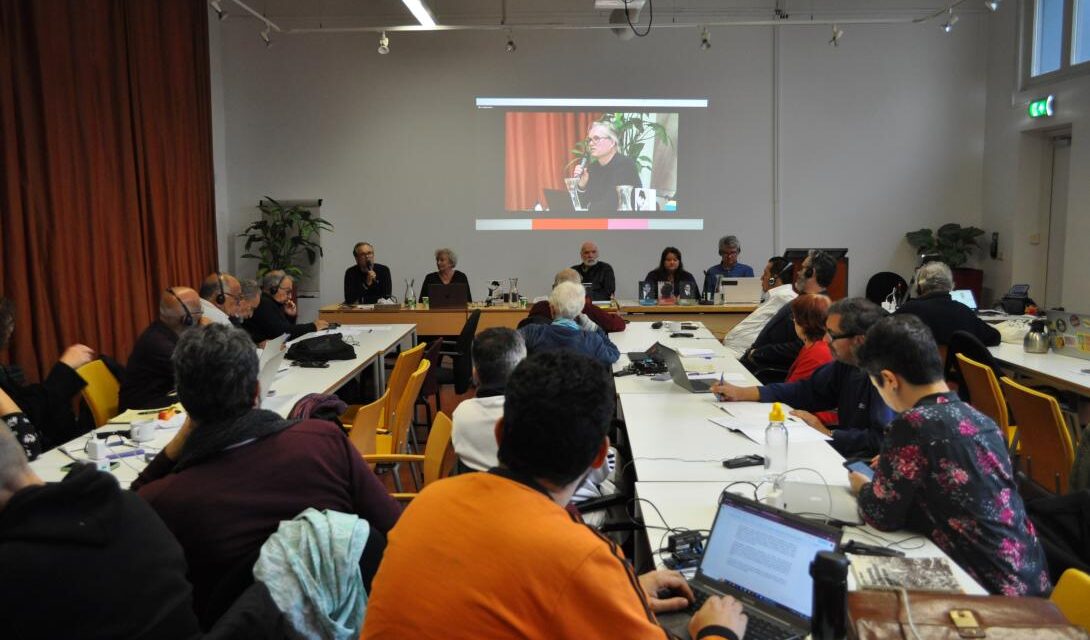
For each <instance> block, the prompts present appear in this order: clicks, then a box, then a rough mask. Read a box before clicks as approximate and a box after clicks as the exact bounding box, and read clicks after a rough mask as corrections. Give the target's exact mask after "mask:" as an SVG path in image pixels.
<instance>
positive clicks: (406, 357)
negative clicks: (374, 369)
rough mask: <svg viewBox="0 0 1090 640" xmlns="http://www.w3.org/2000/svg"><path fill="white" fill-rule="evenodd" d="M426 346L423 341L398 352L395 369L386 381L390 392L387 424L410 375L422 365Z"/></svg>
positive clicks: (387, 405) (414, 395) (387, 404)
mask: <svg viewBox="0 0 1090 640" xmlns="http://www.w3.org/2000/svg"><path fill="white" fill-rule="evenodd" d="M425 347H427V345H426V344H424V343H423V342H421V343H420V344H418V345H416V346H415V347H413V348H412V349H406V350H404V351H402V352H401V353H400V354H398V356H397V362H395V363H394V369H393V371H391V372H390V377H389V379H388V380H387V381H386V391H387V392H388V393H389V394H390V397H389V398H387V403H386V424H390V419H391V418H392V417H393V412H394V409H395V408H396V407H397V403H398V401H400V400H401V394H402V393H403V392H404V391H405V385H406V384H408V382H409V376H411V375H412V373H413V372H414V371H416V368H417V367H419V366H420V360H422V359H423V358H424V348H425ZM413 401H414V402H415V401H416V393H415V392H414V393H413Z"/></svg>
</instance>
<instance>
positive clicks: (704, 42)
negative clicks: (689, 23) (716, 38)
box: [700, 27, 712, 51]
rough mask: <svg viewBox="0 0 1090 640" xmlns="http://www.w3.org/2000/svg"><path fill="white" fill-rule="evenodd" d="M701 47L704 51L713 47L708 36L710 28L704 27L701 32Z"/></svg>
mask: <svg viewBox="0 0 1090 640" xmlns="http://www.w3.org/2000/svg"><path fill="white" fill-rule="evenodd" d="M700 48H701V49H702V50H704V51H707V50H708V49H711V48H712V42H711V40H710V39H709V38H708V28H707V27H704V30H703V31H701V32H700Z"/></svg>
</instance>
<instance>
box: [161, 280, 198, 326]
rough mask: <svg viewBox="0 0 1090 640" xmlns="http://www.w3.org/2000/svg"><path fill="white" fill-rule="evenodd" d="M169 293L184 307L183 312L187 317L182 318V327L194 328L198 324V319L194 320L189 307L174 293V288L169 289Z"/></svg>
mask: <svg viewBox="0 0 1090 640" xmlns="http://www.w3.org/2000/svg"><path fill="white" fill-rule="evenodd" d="M167 293H169V294H170V295H172V296H174V299H175V300H177V301H178V304H180V305H182V311H185V315H184V316H182V326H183V327H192V326H193V325H195V324H197V321H196V319H194V318H193V314H192V313H190V312H189V307H188V306H186V304H185V303H184V302H182V299H181V298H179V297H178V294H176V293H174V287H171V288H169V289H167Z"/></svg>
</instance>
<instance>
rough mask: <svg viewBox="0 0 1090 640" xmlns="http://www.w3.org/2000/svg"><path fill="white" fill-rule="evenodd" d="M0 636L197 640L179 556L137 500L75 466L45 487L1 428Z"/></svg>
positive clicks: (1, 425) (178, 549)
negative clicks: (1, 578) (63, 476)
mask: <svg viewBox="0 0 1090 640" xmlns="http://www.w3.org/2000/svg"><path fill="white" fill-rule="evenodd" d="M0 567H3V568H4V569H3V572H4V578H3V580H0V637H2V638H26V639H31V638H42V639H50V640H52V639H53V638H103V639H105V638H165V639H178V640H182V639H184V638H195V637H199V635H200V629H199V628H198V626H197V617H196V616H195V615H194V613H193V599H192V590H191V588H190V586H189V582H188V581H187V580H186V564H185V556H184V555H183V553H182V549H181V547H180V546H179V545H178V542H177V541H176V540H175V539H174V536H172V535H171V534H170V531H168V530H167V528H166V527H165V526H164V525H163V522H162V521H161V520H160V519H159V518H158V517H157V516H156V515H155V512H154V511H152V509H151V508H150V507H149V506H148V505H147V503H145V502H144V501H143V500H141V499H140V498H139V497H138V496H136V494H134V493H132V492H129V491H122V490H121V488H120V487H119V486H118V485H117V480H116V479H115V478H114V477H113V476H112V475H110V474H108V473H103V472H101V471H96V470H95V468H94V467H93V466H91V465H87V464H78V465H75V466H74V467H73V468H72V470H71V471H69V472H68V475H67V476H65V478H64V480H62V481H60V482H50V483H46V482H43V481H42V479H41V478H40V477H38V475H37V474H36V473H34V471H33V469H31V468H30V465H29V464H27V459H26V456H24V455H23V447H22V446H21V445H20V444H19V442H18V441H17V440H16V439H15V437H14V436H13V435H12V432H11V431H10V430H9V429H8V427H7V426H5V425H4V423H3V422H0Z"/></svg>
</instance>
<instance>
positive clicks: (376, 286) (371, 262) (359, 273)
mask: <svg viewBox="0 0 1090 640" xmlns="http://www.w3.org/2000/svg"><path fill="white" fill-rule="evenodd" d="M352 257H353V258H355V259H356V264H354V265H352V266H351V267H348V269H346V270H345V272H344V303H345V304H375V303H376V302H378V301H379V300H381V299H382V298H389V297H390V296H391V295H392V294H393V288H394V286H393V277H392V276H391V275H390V268H389V267H387V266H386V265H384V264H378V263H377V262H375V248H374V247H373V246H371V244H370V243H368V242H357V243H356V246H354V247H352Z"/></svg>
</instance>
